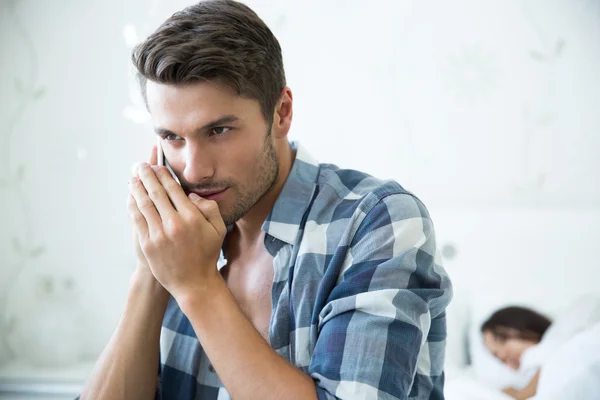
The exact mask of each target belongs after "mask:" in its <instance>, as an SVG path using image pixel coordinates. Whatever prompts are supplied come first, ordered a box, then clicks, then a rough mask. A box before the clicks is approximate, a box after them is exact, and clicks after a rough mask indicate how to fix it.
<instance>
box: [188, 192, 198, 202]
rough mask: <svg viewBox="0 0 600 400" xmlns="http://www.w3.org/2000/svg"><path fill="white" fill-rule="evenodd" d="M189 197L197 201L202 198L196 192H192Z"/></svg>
mask: <svg viewBox="0 0 600 400" xmlns="http://www.w3.org/2000/svg"><path fill="white" fill-rule="evenodd" d="M189 198H190V200H191V201H196V200H199V199H200V196H198V195H197V194H196V193H190V195H189Z"/></svg>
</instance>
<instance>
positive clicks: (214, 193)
mask: <svg viewBox="0 0 600 400" xmlns="http://www.w3.org/2000/svg"><path fill="white" fill-rule="evenodd" d="M227 189H228V188H225V189H219V190H191V191H190V193H196V194H197V195H198V196H200V197H202V198H203V199H206V200H215V201H216V200H218V199H219V198H221V196H223V193H225V192H226V191H227Z"/></svg>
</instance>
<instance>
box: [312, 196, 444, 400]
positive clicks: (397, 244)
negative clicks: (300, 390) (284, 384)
mask: <svg viewBox="0 0 600 400" xmlns="http://www.w3.org/2000/svg"><path fill="white" fill-rule="evenodd" d="M369 203H371V204H369ZM362 210H363V211H364V213H365V214H366V215H365V216H364V218H362V219H361V220H358V221H357V222H356V225H357V226H353V227H352V228H351V229H352V230H353V232H355V233H354V234H353V235H352V239H351V242H350V243H348V244H347V250H346V253H345V255H341V256H342V257H345V260H344V261H343V262H340V263H339V264H341V265H336V266H335V267H336V270H335V271H327V273H332V274H333V275H334V279H336V280H337V283H336V285H335V287H334V288H333V290H331V291H330V292H329V291H328V293H329V295H328V297H327V299H326V302H325V305H324V307H323V308H322V311H321V313H320V315H319V320H318V324H319V325H318V328H319V329H318V330H319V338H318V340H317V344H316V346H315V349H314V351H313V354H312V359H311V363H310V365H309V368H308V372H309V373H310V374H311V376H312V377H313V378H314V379H315V380H316V381H317V382H318V384H317V388H318V394H319V399H374V398H386V399H417V398H418V399H443V362H444V350H445V347H444V346H445V345H444V343H445V338H446V321H445V312H444V311H445V308H446V306H447V305H448V303H449V302H450V298H451V296H452V289H451V285H450V281H449V279H448V276H447V274H446V272H445V271H444V269H443V268H442V267H441V265H440V261H439V259H438V258H436V254H437V252H436V243H435V233H434V230H433V224H432V222H431V220H430V218H429V215H428V213H427V210H426V209H425V207H424V206H423V204H422V203H421V202H420V201H419V200H418V199H416V198H414V197H413V196H411V195H408V194H392V195H389V196H387V197H385V198H383V199H382V200H377V199H375V198H371V199H365V201H364V202H363V204H362Z"/></svg>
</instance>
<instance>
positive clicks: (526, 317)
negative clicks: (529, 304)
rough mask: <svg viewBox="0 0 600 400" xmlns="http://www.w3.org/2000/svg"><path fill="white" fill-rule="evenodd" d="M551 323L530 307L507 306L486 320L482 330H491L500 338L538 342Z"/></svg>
mask: <svg viewBox="0 0 600 400" xmlns="http://www.w3.org/2000/svg"><path fill="white" fill-rule="evenodd" d="M551 323H552V321H550V319H548V318H546V317H545V316H543V315H542V314H540V313H538V312H535V311H533V310H531V309H529V308H524V307H506V308H503V309H501V310H498V311H496V312H495V313H494V314H493V315H492V316H491V317H490V318H489V319H488V320H487V321H485V322H484V323H483V325H482V326H481V332H486V331H489V332H491V333H492V334H493V335H494V336H495V337H496V338H497V339H500V340H506V339H525V340H531V341H534V342H536V343H537V342H539V341H541V340H542V336H543V335H544V333H545V332H546V330H547V329H548V327H550V324H551Z"/></svg>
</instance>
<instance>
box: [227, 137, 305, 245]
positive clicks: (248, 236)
mask: <svg viewBox="0 0 600 400" xmlns="http://www.w3.org/2000/svg"><path fill="white" fill-rule="evenodd" d="M295 157H296V153H295V151H294V150H293V149H292V148H291V146H290V145H289V143H288V142H287V140H286V141H285V143H284V144H282V148H281V151H278V158H279V160H278V161H279V173H278V175H277V178H276V179H275V182H274V184H273V186H272V187H271V189H269V191H267V193H265V194H264V196H263V197H261V199H260V200H259V201H258V202H257V203H256V204H255V205H254V206H253V207H252V208H251V209H250V211H248V212H247V213H246V215H244V216H243V217H242V218H241V219H239V220H238V221H237V222H236V223H235V229H237V231H238V232H237V233H238V235H239V238H240V240H241V241H242V242H244V243H247V244H252V243H256V241H257V240H258V239H261V238H262V237H263V235H262V231H261V228H262V225H263V223H264V222H265V220H266V219H267V217H268V216H269V213H270V212H271V210H272V209H273V206H274V205H275V202H276V201H277V198H278V197H279V194H280V193H281V191H282V189H283V186H284V185H285V182H286V180H287V178H288V176H289V174H290V171H291V170H292V166H293V164H294V159H295Z"/></svg>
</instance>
